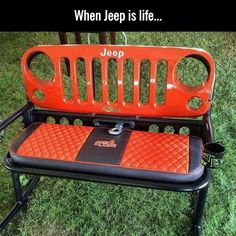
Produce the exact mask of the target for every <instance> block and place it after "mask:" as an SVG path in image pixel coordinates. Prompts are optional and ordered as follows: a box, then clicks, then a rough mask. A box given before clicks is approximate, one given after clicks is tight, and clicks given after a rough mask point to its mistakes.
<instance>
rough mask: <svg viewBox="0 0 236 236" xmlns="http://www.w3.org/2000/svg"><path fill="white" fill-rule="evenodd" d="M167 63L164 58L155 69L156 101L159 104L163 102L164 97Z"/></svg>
mask: <svg viewBox="0 0 236 236" xmlns="http://www.w3.org/2000/svg"><path fill="white" fill-rule="evenodd" d="M167 70H168V64H167V62H166V61H165V60H161V61H159V62H158V64H157V71H156V79H157V82H156V88H157V90H156V91H157V92H156V103H157V104H159V105H163V104H165V98H166V80H167Z"/></svg>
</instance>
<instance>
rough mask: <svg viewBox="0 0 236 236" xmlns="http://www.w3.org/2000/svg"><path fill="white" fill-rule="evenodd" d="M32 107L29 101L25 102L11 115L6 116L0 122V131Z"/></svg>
mask: <svg viewBox="0 0 236 236" xmlns="http://www.w3.org/2000/svg"><path fill="white" fill-rule="evenodd" d="M32 107H33V104H32V103H31V102H28V103H26V104H25V105H24V106H22V107H21V108H20V109H19V110H17V111H16V112H15V113H13V114H12V115H10V116H8V117H7V118H6V119H4V120H3V121H1V122H0V133H1V132H2V131H3V130H4V129H5V128H6V127H7V126H9V125H10V124H12V123H13V122H14V121H15V120H16V119H18V118H19V117H20V116H22V115H24V114H25V113H26V112H27V111H29V110H30V109H31V108H32Z"/></svg>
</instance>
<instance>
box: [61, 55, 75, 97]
mask: <svg viewBox="0 0 236 236" xmlns="http://www.w3.org/2000/svg"><path fill="white" fill-rule="evenodd" d="M67 61H69V59H68V58H62V59H61V76H62V84H63V92H64V98H65V100H72V98H73V93H72V83H71V77H70V75H68V72H70V68H69V67H70V66H69V65H70V64H69V63H68V64H67V65H68V68H69V71H67V68H66V62H67Z"/></svg>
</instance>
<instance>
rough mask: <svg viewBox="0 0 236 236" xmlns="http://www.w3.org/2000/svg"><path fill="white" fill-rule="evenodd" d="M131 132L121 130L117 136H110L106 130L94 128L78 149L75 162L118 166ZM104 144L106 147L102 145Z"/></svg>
mask: <svg viewBox="0 0 236 236" xmlns="http://www.w3.org/2000/svg"><path fill="white" fill-rule="evenodd" d="M130 134H131V131H129V130H123V132H122V133H121V134H119V135H111V134H109V133H108V129H106V128H105V129H104V128H94V129H93V131H92V132H91V133H90V135H89V137H88V138H87V140H86V141H85V143H84V144H83V146H82V148H81V149H80V151H79V153H78V155H77V157H76V160H77V161H85V162H93V163H94V162H95V163H104V164H112V165H119V164H120V161H121V158H122V156H123V153H124V150H125V147H126V145H127V143H128V140H129V137H130ZM104 142H110V143H107V145H104Z"/></svg>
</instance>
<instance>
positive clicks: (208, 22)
mask: <svg viewBox="0 0 236 236" xmlns="http://www.w3.org/2000/svg"><path fill="white" fill-rule="evenodd" d="M91 5H93V3H92V2H91ZM134 5H135V4H134ZM50 6H51V5H50ZM59 6H60V7H59ZM233 9H234V8H233V7H230V6H229V5H227V6H225V7H224V6H220V7H219V6H218V8H217V9H216V8H215V7H214V6H211V7H207V8H206V6H202V5H201V4H200V3H199V4H197V5H196V6H194V4H193V3H191V5H190V6H187V5H181V4H180V3H179V5H177V6H176V4H175V5H172V3H171V2H169V4H168V6H159V7H158V5H157V6H156V7H151V6H148V5H146V6H145V7H144V6H142V7H139V8H138V7H135V8H134V7H130V8H118V7H112V8H108V7H107V8H95V7H94V8H93V7H89V8H88V7H83V6H81V4H80V5H79V4H78V6H77V7H72V6H70V7H68V6H66V2H64V3H63V1H61V4H57V6H56V7H53V6H51V7H49V6H48V5H45V4H41V5H38V6H34V7H29V6H27V7H25V8H24V7H22V8H21V9H17V8H14V10H13V8H12V7H9V6H8V7H7V6H2V7H1V10H2V13H4V14H1V15H0V30H2V31H82V32H83V31H234V30H235V29H236V23H235V14H234V13H233V12H232V11H233Z"/></svg>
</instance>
